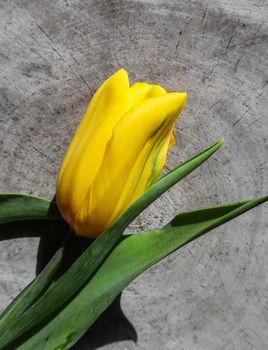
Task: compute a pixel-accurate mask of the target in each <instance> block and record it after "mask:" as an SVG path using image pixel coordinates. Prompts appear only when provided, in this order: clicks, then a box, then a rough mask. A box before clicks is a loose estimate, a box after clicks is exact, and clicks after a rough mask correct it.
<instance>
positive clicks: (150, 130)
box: [56, 69, 186, 237]
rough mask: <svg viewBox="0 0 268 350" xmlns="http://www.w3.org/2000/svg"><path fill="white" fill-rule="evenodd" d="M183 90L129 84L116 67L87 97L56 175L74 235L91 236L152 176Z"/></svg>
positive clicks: (170, 135) (161, 160)
mask: <svg viewBox="0 0 268 350" xmlns="http://www.w3.org/2000/svg"><path fill="white" fill-rule="evenodd" d="M185 101H186V93H178V92H171V93H167V92H166V91H165V89H163V88H162V87H160V86H157V85H151V84H147V83H140V82H138V83H135V84H133V85H131V86H130V85H129V81H128V74H127V72H126V71H125V70H123V69H120V70H119V71H118V72H116V73H115V74H113V75H112V76H111V77H110V78H108V79H107V80H106V81H105V82H104V83H103V84H102V86H101V87H100V88H99V89H98V90H97V92H96V93H95V95H94V96H93V98H92V100H91V102H90V104H89V106H88V108H87V110H86V113H85V115H84V118H83V119H82V121H81V123H80V125H79V127H78V129H77V131H76V133H75V135H74V137H73V140H72V142H71V144H70V145H69V148H68V150H67V153H66V155H65V158H64V160H63V163H62V165H61V169H60V171H59V175H58V180H57V191H56V199H57V204H58V207H59V210H60V212H61V214H62V216H63V217H64V218H65V220H66V221H67V222H68V223H69V225H70V226H71V227H72V228H73V229H74V230H75V232H76V233H77V234H78V235H82V236H88V237H96V236H98V235H99V234H100V233H102V232H103V231H105V230H106V229H107V228H108V227H110V226H111V225H112V224H113V223H114V222H115V221H116V219H117V218H118V217H119V216H120V215H121V214H122V212H124V211H125V210H126V209H127V208H128V207H129V206H130V205H131V203H133V202H134V201H135V200H136V199H137V198H138V197H139V196H140V195H142V194H143V193H144V192H145V191H146V190H147V189H148V188H149V187H150V186H151V185H152V184H153V183H154V182H155V181H156V179H157V178H158V176H159V175H160V173H161V171H162V169H163V167H164V164H165V162H166V156H167V152H168V150H169V148H170V147H171V146H172V145H173V143H174V136H173V127H174V123H175V121H176V118H177V117H178V115H179V114H180V112H181V111H182V109H183V107H184V105H185Z"/></svg>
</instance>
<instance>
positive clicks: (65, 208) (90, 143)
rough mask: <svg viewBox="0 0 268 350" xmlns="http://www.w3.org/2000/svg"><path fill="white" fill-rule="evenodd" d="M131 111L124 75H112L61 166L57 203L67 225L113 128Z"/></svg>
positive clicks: (96, 169) (85, 192) (87, 185)
mask: <svg viewBox="0 0 268 350" xmlns="http://www.w3.org/2000/svg"><path fill="white" fill-rule="evenodd" d="M129 107H130V92H129V82H128V75H127V72H126V71H125V70H123V69H121V70H119V71H118V72H117V73H115V74H114V75H112V76H111V77H110V78H109V79H107V80H106V81H105V82H104V84H103V85H102V86H101V87H100V88H99V89H98V91H97V92H96V94H95V95H94V97H93V99H92V100H91V102H90V104H89V106H88V109H87V111H86V113H85V115H84V117H83V120H82V121H81V123H80V125H79V127H78V129H77V131H76V133H75V136H74V137H73V140H72V142H71V144H70V146H69V148H68V151H67V153H66V155H65V158H64V161H63V163H62V166H61V169H60V172H59V176H58V181H57V203H58V205H59V208H60V210H61V213H62V214H63V216H64V218H65V219H66V221H67V222H69V224H71V225H72V221H73V219H74V215H75V213H76V212H77V211H78V210H79V209H80V207H81V205H82V204H83V201H84V198H85V197H86V195H87V192H88V189H89V187H90V185H91V183H92V181H93V180H94V178H95V175H96V173H97V172H98V170H99V167H100V165H101V162H102V160H103V157H104V152H105V148H106V145H107V142H108V141H109V140H110V138H111V136H112V131H113V128H114V126H115V124H116V123H117V122H118V121H119V120H120V118H121V117H122V116H123V115H124V113H125V112H126V111H127V110H128V109H129Z"/></svg>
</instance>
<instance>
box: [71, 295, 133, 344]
mask: <svg viewBox="0 0 268 350" xmlns="http://www.w3.org/2000/svg"><path fill="white" fill-rule="evenodd" d="M120 299H121V294H120V295H119V296H118V297H117V298H116V299H115V300H114V302H113V303H112V304H111V305H110V306H109V307H108V309H107V310H106V311H105V312H104V313H103V314H102V315H101V316H100V317H99V319H98V320H97V321H96V322H95V323H94V324H93V326H92V327H91V328H90V329H89V330H88V331H87V333H86V334H85V335H84V336H83V337H82V338H81V339H80V340H79V341H78V342H77V343H76V344H75V345H74V346H73V347H72V350H95V349H98V348H100V347H102V346H104V345H107V344H111V343H115V342H119V341H123V340H132V341H134V342H135V343H136V342H137V338H138V337H137V332H136V330H135V328H134V327H133V325H132V324H131V323H130V322H129V320H128V319H127V318H126V316H125V315H124V313H123V311H122V309H121V305H120Z"/></svg>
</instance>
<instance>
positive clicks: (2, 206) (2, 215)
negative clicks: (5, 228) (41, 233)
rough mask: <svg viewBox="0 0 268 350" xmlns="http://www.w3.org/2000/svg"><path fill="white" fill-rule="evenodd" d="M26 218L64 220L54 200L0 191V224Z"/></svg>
mask: <svg viewBox="0 0 268 350" xmlns="http://www.w3.org/2000/svg"><path fill="white" fill-rule="evenodd" d="M25 220H63V219H62V217H61V215H60V213H59V211H58V209H57V206H56V204H55V203H54V202H51V201H49V200H47V199H44V198H40V197H33V196H28V195H24V194H16V193H0V224H6V223H8V222H14V221H25Z"/></svg>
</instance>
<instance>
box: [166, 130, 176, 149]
mask: <svg viewBox="0 0 268 350" xmlns="http://www.w3.org/2000/svg"><path fill="white" fill-rule="evenodd" d="M175 142H176V139H175V136H174V133H173V130H172V133H171V135H170V139H169V144H168V149H169V150H170V149H171V148H172V147H173V146H174V144H175Z"/></svg>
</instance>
